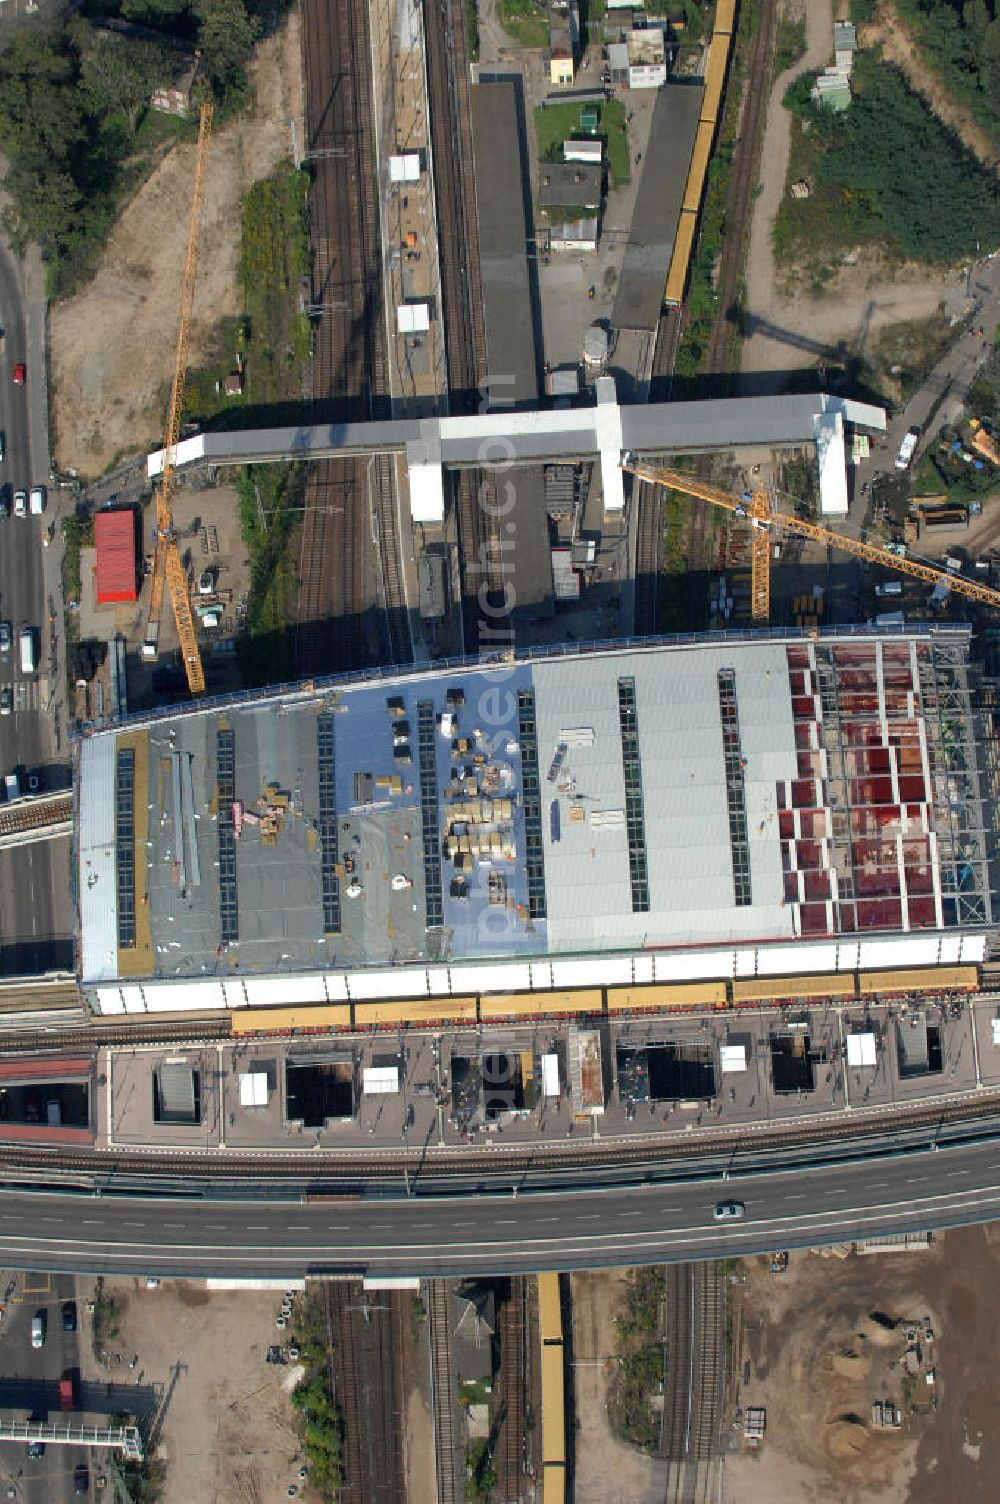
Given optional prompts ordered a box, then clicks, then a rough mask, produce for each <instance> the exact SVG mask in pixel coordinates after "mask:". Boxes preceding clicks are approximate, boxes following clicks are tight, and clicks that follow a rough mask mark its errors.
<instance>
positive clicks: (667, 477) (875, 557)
mask: <svg viewBox="0 0 1000 1504" xmlns="http://www.w3.org/2000/svg"><path fill="white" fill-rule="evenodd" d="M622 469H623V470H627V471H628V472H629V474H630V475H635V476H638V478H639V479H640V480H645V481H648V482H649V483H650V485H653V486H665V487H667V488H669V489H670V490H673V491H681V492H683V493H684V494H685V495H687V496H696V497H698V499H699V500H701V501H710V502H711V503H712V505H713V506H715V507H722V508H724V510H725V511H727V512H733V513H735V515H736V516H737V517H745V518H746V519H747V521H748V522H749V524H750V532H751V545H752V552H751V590H750V599H751V604H752V610H753V619H754V621H762V622H763V621H767V620H768V618H769V617H770V615H771V542H772V540H773V539H774V538H775V537H780V535H781V534H782V533H796V534H798V536H799V537H802V538H814V539H815V540H816V542H817V543H826V544H828V545H829V546H830V547H831V548H839V549H841V550H842V551H843V552H844V553H848V554H854V556H855V558H858V559H867V561H868V562H869V564H883V565H885V567H886V568H887V569H897V570H899V571H900V572H901V573H902V574H911V575H914V576H915V577H916V578H917V579H918V580H926V581H927V582H928V583H929V584H931V585H947V587H948V589H949V590H954V591H955V592H956V594H958V595H967V596H969V597H970V598H971V599H972V600H974V601H981V602H982V603H983V604H984V605H986V606H996V607H1000V591H998V590H990V589H988V588H987V586H985V585H977V583H976V582H975V580H967V579H964V578H963V577H962V575H960V574H952V573H951V572H950V571H946V570H943V569H936V568H935V567H934V565H933V564H923V563H921V562H919V561H918V560H916V559H907V558H906V557H905V556H903V555H901V554H894V553H892V552H891V550H890V549H888V548H880V547H879V546H878V545H877V544H874V543H862V542H861V541H860V540H859V539H857V538H848V537H846V536H845V535H844V534H843V533H835V532H834V531H833V530H832V528H828V527H820V526H819V525H818V524H817V523H815V522H803V521H802V519H801V518H799V517H792V516H790V515H789V514H788V513H787V512H779V511H778V510H777V509H776V508H775V507H773V506H772V504H771V498H770V496H769V494H768V492H767V491H766V490H764V488H763V487H758V488H757V489H756V490H755V491H753V492H748V493H747V494H746V495H745V496H734V495H731V494H730V493H729V492H728V491H720V490H719V489H718V487H716V486H709V485H706V484H705V482H704V481H700V480H695V478H694V476H692V475H684V474H683V473H682V472H681V471H679V470H662V469H659V468H657V467H655V466H652V465H637V464H634V463H632V462H631V461H630V460H629V459H628V458H627V457H626V462H625V463H624V464H623V465H622Z"/></svg>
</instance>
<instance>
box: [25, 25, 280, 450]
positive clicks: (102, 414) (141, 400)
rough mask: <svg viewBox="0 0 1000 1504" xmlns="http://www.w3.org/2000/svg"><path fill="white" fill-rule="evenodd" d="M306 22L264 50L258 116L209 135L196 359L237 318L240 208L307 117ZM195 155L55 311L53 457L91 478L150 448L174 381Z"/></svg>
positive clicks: (132, 213)
mask: <svg viewBox="0 0 1000 1504" xmlns="http://www.w3.org/2000/svg"><path fill="white" fill-rule="evenodd" d="M299 31H300V26H299V15H298V12H297V11H293V12H292V14H291V15H290V16H289V19H288V21H287V22H286V24H285V26H284V27H283V29H282V30H281V31H280V32H279V33H278V34H277V35H275V36H273V37H269V38H268V39H267V41H265V42H263V43H262V44H261V46H260V48H259V49H258V52H257V56H256V59H255V62H254V64H253V67H252V69H251V78H252V85H253V99H254V104H253V108H252V109H251V110H250V111H249V112H248V113H247V114H246V115H244V116H241V117H240V118H239V119H238V120H234V121H232V122H231V123H229V124H228V125H226V126H225V127H223V128H222V129H221V130H219V131H218V132H217V133H216V134H215V135H214V136H213V138H212V142H211V145H210V147H209V161H208V177H207V183H206V190H205V209H204V217H203V220H202V232H201V255H200V259H199V263H198V281H197V287H196V291H195V300H194V322H193V325H192V330H191V344H190V349H189V357H188V358H189V361H190V363H191V364H195V365H196V364H197V363H198V361H199V359H201V358H202V354H203V352H204V349H205V346H206V343H207V337H208V335H209V333H210V331H211V329H212V328H213V327H214V326H215V325H216V324H217V323H218V321H219V319H221V318H224V317H226V316H228V315H233V314H236V313H238V312H239V296H238V288H237V253H238V249H239V238H240V200H241V198H242V196H243V195H244V193H246V191H247V189H248V188H249V187H250V185H251V184H252V183H254V182H256V181H257V180H258V179H260V178H263V177H266V176H267V174H268V173H269V172H270V171H271V170H272V168H273V167H274V166H275V165H276V164H277V163H278V162H279V161H281V160H282V158H284V157H290V156H291V136H290V126H289V122H290V120H293V119H294V120H296V121H297V122H298V123H299V125H301V118H302V110H303V84H302V63H301V54H300V40H299ZM193 162H194V146H193V145H192V146H184V147H178V148H175V149H174V150H173V151H172V152H171V153H170V155H169V156H168V157H166V159H165V160H164V161H163V162H162V163H161V164H160V166H159V167H158V168H157V170H156V171H155V172H154V174H153V175H152V177H151V178H150V179H149V180H148V181H147V182H146V183H145V184H144V186H143V187H142V188H141V189H140V190H139V192H138V193H137V194H136V196H135V198H134V199H133V200H132V202H131V203H130V204H129V205H128V206H127V208H126V209H125V211H124V212H123V214H122V215H121V217H120V219H119V221H118V224H117V225H116V226H115V229H114V230H113V232H112V234H111V238H110V240H109V242H108V245H107V248H106V249H105V252H104V255H103V257H102V260H101V263H100V266H99V268H98V270H97V273H96V275H95V276H94V278H93V279H92V280H91V281H90V282H89V283H88V285H87V286H86V287H85V288H84V290H83V291H82V292H81V293H79V294H78V295H77V296H76V297H73V298H70V299H68V300H67V301H66V302H63V303H58V304H56V305H55V306H54V307H53V308H52V309H51V310H50V314H49V340H50V354H51V407H52V451H53V454H54V455H55V457H56V464H57V466H58V468H59V469H61V470H76V471H78V472H79V474H80V475H81V476H83V477H84V478H85V479H92V478H93V477H95V476H97V475H100V474H101V473H102V472H103V471H104V470H106V469H107V468H108V467H109V466H110V464H111V462H112V460H114V458H115V457H116V456H117V455H120V454H123V453H131V452H135V451H137V450H143V449H149V448H152V447H153V446H154V445H155V443H156V440H157V439H158V438H159V437H160V436H161V434H162V431H163V423H164V414H165V411H166V403H167V394H168V389H169V381H170V378H171V375H172V372H173V360H174V339H175V335H176V327H177V294H178V288H179V285H180V276H181V268H182V266H183V262H184V250H185V246H186V242H187V219H188V207H189V205H190V202H191V188H192V167H193Z"/></svg>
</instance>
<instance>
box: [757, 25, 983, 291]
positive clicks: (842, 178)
mask: <svg viewBox="0 0 1000 1504" xmlns="http://www.w3.org/2000/svg"><path fill="white" fill-rule="evenodd" d="M812 82H813V76H812V75H810V74H807V75H805V77H804V78H801V79H799V80H797V82H796V83H794V84H793V85H792V87H791V88H790V89H789V90H788V92H787V93H786V95H785V101H784V103H785V108H786V109H788V110H790V111H791V113H792V114H793V115H794V116H795V117H796V122H795V124H794V125H793V130H792V156H791V164H790V168H789V180H790V181H794V180H795V179H796V178H805V179H806V180H807V181H808V182H809V183H810V186H811V188H812V193H811V195H810V197H809V198H807V199H793V198H791V197H790V196H789V195H787V194H786V195H785V197H784V199H783V200H782V203H781V206H780V208H779V210H778V214H777V218H776V220H775V226H774V251H775V256H776V258H777V259H778V261H779V263H780V264H783V265H784V266H785V267H794V268H795V269H799V270H803V269H804V270H806V271H807V272H808V273H809V274H810V275H811V276H812V278H813V281H814V283H818V284H819V285H820V286H821V285H822V283H823V281H825V280H827V279H828V278H829V276H830V275H832V273H833V271H834V270H835V269H836V267H837V265H839V264H840V262H841V261H842V259H843V253H844V252H845V251H848V250H852V249H854V248H856V247H859V246H875V247H879V248H881V249H882V250H884V252H885V253H886V255H887V256H888V257H889V258H890V259H892V260H895V261H896V262H899V261H901V260H907V261H915V262H920V263H925V264H928V265H947V264H949V263H951V262H954V261H957V260H959V259H961V258H964V257H968V256H972V255H974V254H976V253H977V248H981V249H982V250H986V249H988V248H992V247H994V246H996V245H997V244H998V243H1000V200H998V198H997V194H996V188H995V183H994V181H993V178H992V175H991V174H989V173H987V172H986V171H985V170H984V169H983V168H982V167H981V165H980V164H979V163H978V162H977V161H976V159H975V158H974V157H973V156H972V155H971V154H970V153H969V152H967V151H966V150H965V149H964V148H963V147H962V145H961V143H960V142H959V141H958V139H957V138H956V137H955V136H954V135H953V134H952V132H951V131H949V130H948V129H947V127H946V126H944V125H942V123H941V122H940V121H939V120H938V119H937V117H936V116H935V115H934V114H933V113H932V112H931V111H930V110H929V109H928V107H927V105H926V104H925V103H924V102H923V100H922V99H921V98H920V96H919V95H918V94H915V93H914V92H913V91H912V90H911V89H910V88H909V86H908V85H907V83H906V80H905V79H904V78H903V76H902V74H901V73H900V72H899V70H898V69H897V68H894V67H892V66H890V65H889V64H887V63H885V62H884V61H883V60H882V59H881V57H880V56H879V55H878V54H877V53H871V52H862V53H859V54H858V57H857V59H856V62H855V67H854V73H853V76H852V87H853V88H854V91H855V97H854V99H853V101H852V103H851V106H850V108H849V109H848V110H846V111H845V112H844V113H843V114H839V115H838V114H834V113H833V112H832V111H830V110H827V109H825V108H823V107H822V106H819V105H816V104H814V103H813V102H812V99H811V98H810V88H811V86H812Z"/></svg>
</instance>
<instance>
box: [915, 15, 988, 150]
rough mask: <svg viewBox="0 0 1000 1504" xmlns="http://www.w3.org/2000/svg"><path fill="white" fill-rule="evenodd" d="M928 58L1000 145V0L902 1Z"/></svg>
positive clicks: (950, 87) (954, 92)
mask: <svg viewBox="0 0 1000 1504" xmlns="http://www.w3.org/2000/svg"><path fill="white" fill-rule="evenodd" d="M897 6H898V9H899V12H900V14H901V15H902V16H903V18H904V19H905V20H906V21H907V22H909V24H910V25H911V26H912V28H913V31H914V34H915V35H916V37H917V39H918V41H919V42H920V45H921V48H922V49H923V51H924V53H925V55H926V57H927V59H928V61H929V62H930V63H931V65H932V66H933V67H934V68H935V70H936V71H937V72H938V73H939V75H940V76H941V78H942V79H943V80H944V82H945V83H946V84H947V85H948V87H949V89H950V90H951V91H952V93H953V94H955V96H956V97H957V98H958V99H960V100H961V101H962V103H963V104H965V105H967V106H968V108H969V109H970V110H971V111H972V112H973V114H974V115H975V116H976V118H977V119H978V120H979V121H980V123H981V124H982V125H983V126H984V127H985V129H986V130H988V131H989V132H990V134H991V135H992V137H993V139H994V140H995V141H996V142H997V144H998V146H1000V4H998V0H897Z"/></svg>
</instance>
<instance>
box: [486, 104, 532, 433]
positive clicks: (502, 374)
mask: <svg viewBox="0 0 1000 1504" xmlns="http://www.w3.org/2000/svg"><path fill="white" fill-rule="evenodd" d="M470 92H471V96H472V139H473V148H474V151H475V155H476V212H477V214H478V218H479V265H480V273H481V277H482V284H483V307H484V312H485V317H486V348H487V354H488V358H489V373H490V380H491V381H493V382H499V383H501V385H499V386H498V388H497V392H498V395H499V398H500V400H501V401H503V402H512V403H518V404H523V403H527V402H537V401H538V353H537V351H536V349H535V326H534V318H533V314H532V307H531V284H530V281H529V275H528V227H527V223H526V221H525V210H524V180H523V171H524V164H523V161H522V156H521V133H520V128H519V124H518V96H517V91H516V89H515V86H514V84H512V83H496V84H493V83H491V84H476V85H475V86H474V87H473V88H472V90H471V91H470Z"/></svg>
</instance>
